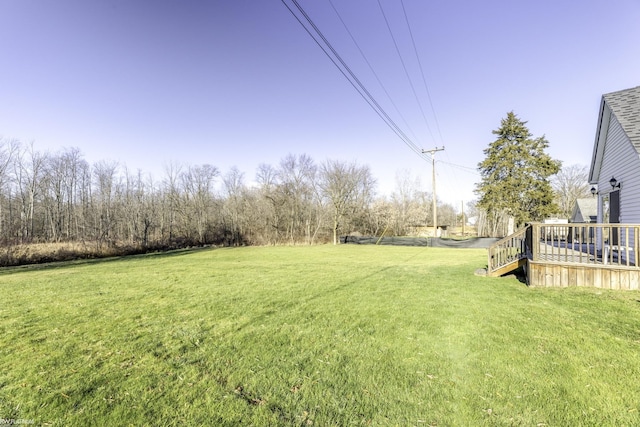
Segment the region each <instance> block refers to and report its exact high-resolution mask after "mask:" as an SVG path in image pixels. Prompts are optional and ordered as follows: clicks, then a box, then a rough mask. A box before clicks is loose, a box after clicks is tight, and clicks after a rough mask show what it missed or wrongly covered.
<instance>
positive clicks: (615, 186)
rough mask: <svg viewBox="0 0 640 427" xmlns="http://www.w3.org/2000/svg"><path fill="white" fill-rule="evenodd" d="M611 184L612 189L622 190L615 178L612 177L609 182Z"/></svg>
mask: <svg viewBox="0 0 640 427" xmlns="http://www.w3.org/2000/svg"><path fill="white" fill-rule="evenodd" d="M609 184H611V188H612V189H613V188H620V183H619V182H618V180H617V179H615V178H614V177H611V179H610V180H609Z"/></svg>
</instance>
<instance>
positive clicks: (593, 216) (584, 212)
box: [569, 197, 598, 224]
mask: <svg viewBox="0 0 640 427" xmlns="http://www.w3.org/2000/svg"><path fill="white" fill-rule="evenodd" d="M597 221H598V199H596V198H595V197H591V198H588V199H586V198H585V199H577V200H576V203H575V205H573V211H572V212H571V218H569V222H571V223H578V224H589V223H592V222H597Z"/></svg>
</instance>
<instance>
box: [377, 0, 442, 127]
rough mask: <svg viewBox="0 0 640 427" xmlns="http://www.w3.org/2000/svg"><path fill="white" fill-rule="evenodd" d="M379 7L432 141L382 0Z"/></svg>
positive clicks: (426, 121) (425, 117)
mask: <svg viewBox="0 0 640 427" xmlns="http://www.w3.org/2000/svg"><path fill="white" fill-rule="evenodd" d="M378 6H379V7H380V12H382V16H383V17H384V22H385V23H386V24H387V29H388V30H389V34H390V35H391V40H393V45H394V46H395V47H396V52H397V53H398V58H400V62H401V63H402V68H403V69H404V73H405V75H406V76H407V80H408V81H409V86H411V90H412V91H413V96H415V98H416V102H417V103H418V107H419V108H420V112H421V113H422V118H423V119H424V123H425V124H426V125H427V130H428V131H429V134H430V135H431V138H432V139H435V138H434V137H433V132H432V131H431V126H429V121H428V120H427V116H426V114H425V113H424V109H423V108H422V103H421V102H420V98H419V97H418V93H417V92H416V88H415V87H414V86H413V82H412V81H411V77H410V76H409V71H408V70H407V65H406V64H405V62H404V59H402V54H401V53H400V48H399V47H398V43H397V42H396V38H395V37H394V36H393V31H392V30H391V25H389V20H388V19H387V15H386V14H385V13H384V9H383V8H382V4H381V3H380V0H378Z"/></svg>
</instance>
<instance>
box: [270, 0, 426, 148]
mask: <svg viewBox="0 0 640 427" xmlns="http://www.w3.org/2000/svg"><path fill="white" fill-rule="evenodd" d="M281 1H282V3H283V4H284V5H285V7H286V8H287V9H288V10H289V12H290V13H291V14H292V15H293V16H294V17H295V18H296V20H297V21H298V22H299V23H300V25H302V27H303V28H304V29H305V31H306V32H307V33H308V34H309V35H310V36H311V38H312V39H313V40H314V41H315V42H316V44H317V45H318V46H319V47H320V48H321V49H322V51H323V52H324V53H325V55H327V57H328V58H329V59H330V60H331V62H333V64H334V65H335V66H336V67H337V68H338V70H339V71H340V72H341V73H342V75H343V76H344V77H345V78H346V79H347V80H348V81H349V83H351V85H352V86H353V87H354V89H356V91H357V92H358V93H359V94H360V96H361V97H362V98H363V99H364V100H365V101H366V102H367V104H369V106H370V107H371V108H372V109H373V110H374V111H375V112H376V114H378V116H380V118H382V120H383V121H384V122H385V123H386V124H387V126H388V127H389V128H390V129H391V130H392V131H393V132H394V133H395V134H396V135H397V136H398V137H399V138H400V139H401V140H402V141H403V142H404V143H405V144H406V145H407V146H408V147H409V148H410V149H411V150H412V151H414V152H415V153H416V154H418V155H419V156H420V157H423V155H422V154H423V153H422V150H421V149H420V148H419V147H418V146H417V145H416V144H415V143H414V142H413V141H412V140H411V138H409V137H408V136H407V135H406V134H405V133H404V132H403V131H402V129H401V128H400V127H399V126H398V125H397V124H396V123H395V121H394V120H393V119H392V118H391V117H390V116H389V115H388V114H387V112H386V111H385V110H384V109H383V108H382V106H381V105H380V104H379V103H378V102H377V101H376V99H375V98H374V97H373V95H371V93H370V92H369V91H368V90H367V88H366V87H365V86H364V85H363V84H362V82H361V81H360V80H359V79H358V77H357V76H356V75H355V74H354V73H353V71H352V70H351V68H349V66H348V65H347V64H346V62H345V61H344V60H343V59H342V57H341V56H340V54H338V52H337V51H336V50H335V49H334V48H333V46H332V45H331V43H330V42H329V40H327V38H326V37H325V36H324V34H323V33H322V31H320V29H319V28H318V27H317V26H316V24H315V23H314V22H313V20H312V19H311V17H310V16H309V15H308V14H307V13H306V12H305V11H304V9H303V8H302V6H301V5H300V4H299V3H298V1H297V0H291V1H292V3H293V4H294V5H295V7H296V9H297V10H298V11H299V12H300V14H302V16H303V17H304V19H305V20H306V22H307V23H308V24H309V25H310V26H311V28H313V30H314V31H315V34H317V36H318V37H320V39H321V40H322V42H323V43H324V45H326V47H327V48H328V49H329V50H330V51H331V53H332V54H333V56H332V55H330V54H329V52H328V51H327V49H325V46H323V44H322V43H320V41H319V40H318V39H317V38H316V36H314V33H312V32H311V30H310V29H309V28H308V27H307V26H306V25H305V24H304V22H303V21H302V19H300V17H299V16H298V15H297V14H296V13H295V12H294V11H293V9H292V8H291V7H290V6H289V5H288V4H287V3H286V1H285V0H281ZM336 60H337V61H338V62H339V63H340V65H338V62H336ZM423 158H424V157H423Z"/></svg>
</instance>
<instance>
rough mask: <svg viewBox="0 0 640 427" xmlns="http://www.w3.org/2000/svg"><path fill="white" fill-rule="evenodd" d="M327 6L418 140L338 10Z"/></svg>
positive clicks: (331, 3) (331, 2)
mask: <svg viewBox="0 0 640 427" xmlns="http://www.w3.org/2000/svg"><path fill="white" fill-rule="evenodd" d="M329 4H330V5H331V7H332V8H333V11H334V12H335V13H336V15H337V16H338V19H340V22H341V23H342V26H343V27H344V29H345V31H346V32H347V34H349V37H351V41H353V44H355V45H356V47H357V48H358V51H359V52H360V55H361V56H362V59H364V61H365V62H366V63H367V66H369V70H370V71H371V73H372V74H373V75H374V77H375V78H376V81H377V82H378V84H379V85H380V87H381V88H382V90H383V91H384V93H385V94H386V95H387V98H388V99H389V101H390V102H391V105H393V108H394V109H395V110H396V113H398V115H399V116H400V118H401V119H402V121H403V122H404V125H405V126H406V127H407V129H409V132H411V134H412V135H413V137H414V138H415V139H418V138H417V137H416V134H415V132H414V131H413V129H412V128H411V126H410V125H409V123H408V122H407V120H406V119H405V117H404V116H403V115H402V112H401V111H400V109H399V108H398V106H397V105H396V103H395V102H394V101H393V98H392V97H391V95H390V94H389V91H387V88H386V87H385V85H384V84H383V83H382V81H381V80H380V77H379V76H378V73H376V71H375V70H374V69H373V66H372V65H371V62H369V59H368V58H367V56H366V55H365V54H364V51H363V50H362V48H361V47H360V44H359V43H358V41H357V40H356V38H355V37H354V36H353V34H352V33H351V30H349V27H348V26H347V23H346V22H344V19H342V16H341V15H340V12H338V9H337V8H336V7H335V5H334V4H333V1H331V0H329Z"/></svg>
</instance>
